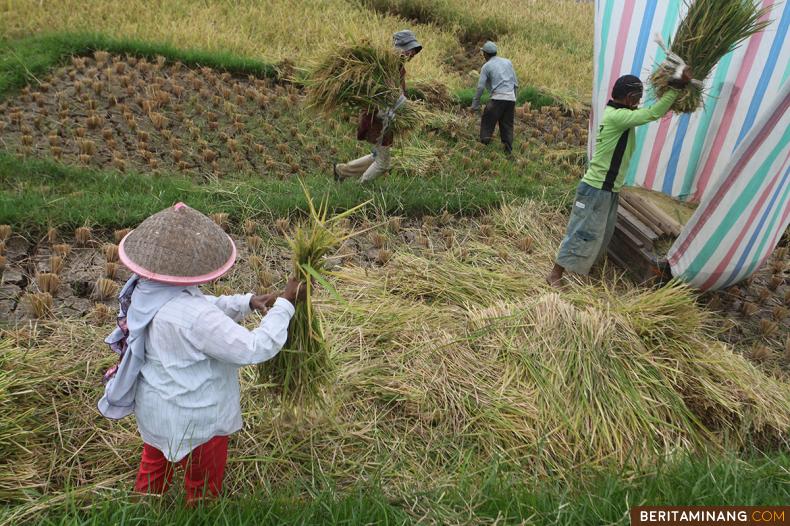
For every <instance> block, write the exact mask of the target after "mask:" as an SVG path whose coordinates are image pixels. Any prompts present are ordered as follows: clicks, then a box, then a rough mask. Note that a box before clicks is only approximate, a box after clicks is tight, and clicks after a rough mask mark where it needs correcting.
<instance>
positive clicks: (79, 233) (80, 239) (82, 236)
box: [53, 226, 91, 248]
mask: <svg viewBox="0 0 790 526" xmlns="http://www.w3.org/2000/svg"><path fill="white" fill-rule="evenodd" d="M74 239H76V240H77V244H78V245H80V246H85V245H87V244H88V242H89V241H90V240H91V229H90V227H87V226H81V227H79V228H78V229H76V230H75V231H74ZM53 248H54V247H53Z"/></svg>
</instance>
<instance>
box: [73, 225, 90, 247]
mask: <svg viewBox="0 0 790 526" xmlns="http://www.w3.org/2000/svg"><path fill="white" fill-rule="evenodd" d="M74 239H76V241H77V244H78V245H80V246H85V245H87V244H88V243H89V242H90V240H91V229H90V228H89V227H87V226H81V227H79V228H78V229H76V230H75V231H74Z"/></svg>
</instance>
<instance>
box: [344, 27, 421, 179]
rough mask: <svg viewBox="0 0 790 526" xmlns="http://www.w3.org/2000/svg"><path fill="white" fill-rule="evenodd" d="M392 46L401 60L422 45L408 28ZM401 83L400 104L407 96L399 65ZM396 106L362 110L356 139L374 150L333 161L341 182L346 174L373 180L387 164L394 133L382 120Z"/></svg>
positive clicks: (400, 32) (393, 111)
mask: <svg viewBox="0 0 790 526" xmlns="http://www.w3.org/2000/svg"><path fill="white" fill-rule="evenodd" d="M392 41H393V45H394V46H395V49H396V50H397V51H398V52H399V53H400V54H401V57H402V58H403V62H404V63H405V62H408V61H409V60H411V59H412V58H414V56H415V55H416V54H417V53H419V52H420V51H421V50H422V45H421V44H420V43H419V42H418V41H417V37H416V36H414V33H413V32H411V31H409V30H408V29H404V30H403V31H398V32H397V33H395V34H394V35H393V36H392ZM400 84H401V86H400V87H401V95H402V98H401V100H400V101H399V103H403V101H404V100H405V97H406V68H405V66H401V70H400ZM396 111H397V108H392V109H390V112H389V113H390V114H389V115H387V112H376V111H375V110H374V111H363V112H362V113H361V114H360V116H359V125H358V127H357V140H360V141H367V142H369V143H370V144H372V145H374V146H373V152H372V153H370V154H368V155H365V156H364V157H360V158H359V159H356V160H354V161H351V162H348V163H341V164H338V163H335V165H334V167H333V171H334V175H335V180H336V181H340V180H342V179H346V178H348V177H359V176H362V177H360V179H359V181H360V182H361V183H364V182H367V181H372V180H373V179H375V178H376V177H378V176H380V175H381V174H383V173H384V172H386V171H387V170H389V167H390V147H391V146H392V139H393V134H392V131H391V130H388V129H386V126H385V119H388V118H390V117H392V116H394V115H395V112H396Z"/></svg>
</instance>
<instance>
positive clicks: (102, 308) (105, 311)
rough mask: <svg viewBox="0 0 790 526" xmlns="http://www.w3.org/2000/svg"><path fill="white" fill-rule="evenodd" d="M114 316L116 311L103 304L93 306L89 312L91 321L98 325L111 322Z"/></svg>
mask: <svg viewBox="0 0 790 526" xmlns="http://www.w3.org/2000/svg"><path fill="white" fill-rule="evenodd" d="M115 316H116V310H115V309H114V308H112V307H110V306H109V305H107V304H105V303H97V304H95V305H94V306H93V309H91V312H90V317H91V319H92V320H93V321H94V322H95V323H97V324H99V325H103V324H105V323H108V322H110V321H113V320H114V319H115Z"/></svg>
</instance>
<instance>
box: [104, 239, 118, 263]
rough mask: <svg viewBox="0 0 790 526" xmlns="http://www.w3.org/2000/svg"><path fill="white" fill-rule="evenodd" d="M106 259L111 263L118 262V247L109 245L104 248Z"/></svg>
mask: <svg viewBox="0 0 790 526" xmlns="http://www.w3.org/2000/svg"><path fill="white" fill-rule="evenodd" d="M103 252H104V259H105V260H106V261H108V262H110V263H114V262H116V261H118V245H114V244H112V243H107V244H105V245H104V248H103Z"/></svg>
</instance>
